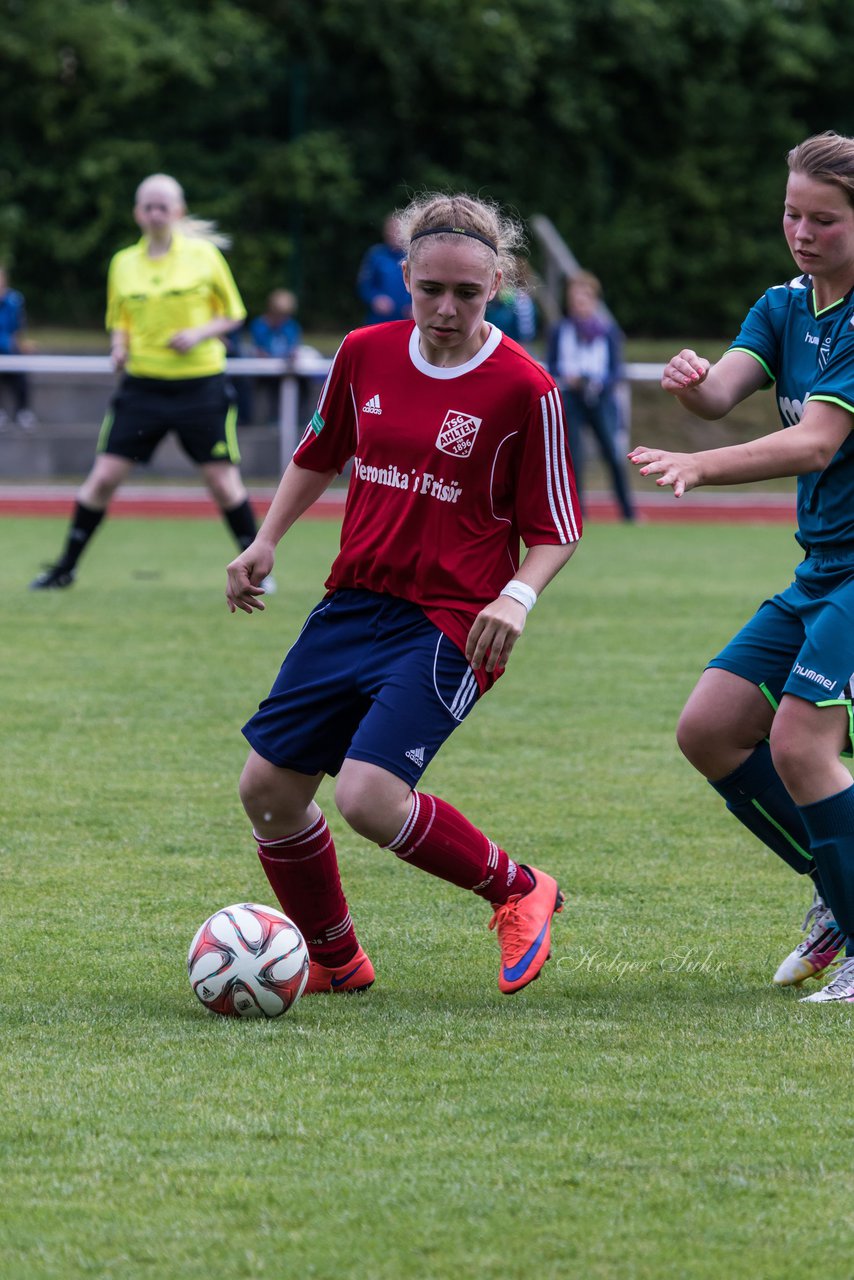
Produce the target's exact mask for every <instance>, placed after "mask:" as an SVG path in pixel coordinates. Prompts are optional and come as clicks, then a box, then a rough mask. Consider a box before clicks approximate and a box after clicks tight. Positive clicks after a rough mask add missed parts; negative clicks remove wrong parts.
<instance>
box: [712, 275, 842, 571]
mask: <svg viewBox="0 0 854 1280" xmlns="http://www.w3.org/2000/svg"><path fill="white" fill-rule="evenodd" d="M730 350H731V351H746V352H748V354H749V355H752V356H753V357H754V358H755V359H756V360H758V361H759V363H760V364H761V365H762V366H763V368H764V369H765V371H766V373H767V374H768V381H769V386H770V385H773V384H776V392H777V408H778V410H779V412H780V420H781V422H782V424H783V426H784V427H789V426H793V425H794V424H795V423H796V422H800V420H801V417H802V416H803V412H804V407H805V405H806V403H807V401H808V400H827V401H830V402H831V403H832V404H836V405H839V406H841V407H842V408H843V409H847V410H848V412H849V413H851V414H852V418H851V425H852V427H854V290H852V291H851V292H850V293H848V294H846V296H845V297H844V298H840V300H839V301H838V302H834V304H833V306H831V307H827V308H825V310H824V311H821V312H819V313H818V314H816V310H815V296H814V294H813V289H812V280H811V279H810V277H809V276H797V277H796V278H795V279H794V280H790V281H789V283H788V284H781V285H775V286H774V288H772V289H768V290H766V292H765V293H764V294H763V296H762V297H761V298H760V299H759V301H758V302H757V303H755V305H754V306H753V307H751V309H750V311H749V312H748V314H747V316H746V318H745V320H744V323H743V324H742V326H741V331H740V333H739V335H738V337H737V338H736V340H735V342H733V344H732V346H731V347H730ZM796 537H797V539H798V542H800V543H801V545H802V546H804V547H828V546H836V545H838V544H840V543H851V544H854V435H849V436H847V437H846V440H845V442H844V444H843V445H842V448H841V449H840V450H839V451H838V453H836V454H835V455H834V457H833V458H832V459H831V461H830V462H829V463H828V465H827V467H825V469H824V471H811V472H809V473H808V474H806V475H803V476H799V477H798V533H797V534H796Z"/></svg>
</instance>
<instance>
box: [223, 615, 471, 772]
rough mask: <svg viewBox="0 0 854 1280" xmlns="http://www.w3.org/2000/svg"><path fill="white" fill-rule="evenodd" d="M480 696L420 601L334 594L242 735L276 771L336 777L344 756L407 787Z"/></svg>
mask: <svg viewBox="0 0 854 1280" xmlns="http://www.w3.org/2000/svg"><path fill="white" fill-rule="evenodd" d="M477 698H478V685H477V681H476V680H475V678H474V674H473V673H472V670H471V667H470V666H469V664H468V662H467V661H466V658H465V655H464V654H463V653H461V652H460V650H459V649H458V648H457V646H456V645H455V644H454V643H453V642H452V641H451V640H449V639H448V637H447V636H446V635H444V634H443V633H442V632H441V631H440V630H439V628H438V627H436V626H435V625H434V624H433V623H432V622H431V621H430V620H429V619H428V618H427V617H426V616H425V614H424V613H423V611H422V610H421V609H419V608H418V606H417V605H414V604H410V603H409V602H408V601H406V600H399V599H397V598H396V597H395V596H385V595H378V594H376V593H375V592H372V591H353V590H346V591H336V592H335V593H334V594H333V595H331V596H329V597H327V599H325V600H322V601H321V602H320V604H318V605H317V607H316V608H314V609H313V610H312V612H311V613H310V614H309V615H308V618H307V619H306V622H305V625H304V626H303V629H302V631H301V632H300V634H299V636H298V637H297V639H296V641H295V643H294V645H293V646H292V648H291V649H290V650H289V651H288V653H287V655H286V657H285V660H284V662H283V663H282V667H281V670H280V671H279V674H278V676H277V678H276V682H275V684H274V685H273V688H272V689H271V691H270V696H269V697H268V698H265V700H264V701H263V702H262V703H261V706H260V707H259V708H258V711H257V712H256V713H255V715H254V716H253V717H252V719H251V720H249V721H248V722H247V724H245V725H244V726H243V733H244V735H245V737H246V738H247V740H248V741H249V743H250V744H251V746H252V747H253V748H254V749H255V751H257V752H258V754H259V755H260V756H263V758H264V759H265V760H269V761H270V763H271V764H275V765H278V766H279V767H280V768H282V769H294V770H295V771H296V772H297V773H307V774H315V773H329V774H337V773H338V770H339V769H340V768H341V765H342V763H343V762H344V759H345V758H349V759H352V760H366V761H367V762H368V763H369V764H375V765H378V766H379V767H380V768H381V769H386V770H388V772H389V773H393V774H395V775H396V777H398V778H402V779H403V780H404V781H405V782H408V783H409V785H410V786H412V787H414V786H415V785H416V784H417V782H418V781H419V779H420V777H421V775H422V773H423V772H424V770H425V769H426V768H427V765H428V764H429V763H430V761H431V760H432V759H433V757H434V756H435V754H436V752H437V751H438V750H439V748H440V747H441V745H442V743H443V742H444V741H445V740H446V738H448V737H449V736H450V735H451V733H453V731H454V729H456V727H457V725H458V724H460V723H461V722H462V721H463V720H464V719H465V717H466V716H467V715H468V713H469V711H470V710H471V709H472V707H473V706H474V704H475V702H476V701H477Z"/></svg>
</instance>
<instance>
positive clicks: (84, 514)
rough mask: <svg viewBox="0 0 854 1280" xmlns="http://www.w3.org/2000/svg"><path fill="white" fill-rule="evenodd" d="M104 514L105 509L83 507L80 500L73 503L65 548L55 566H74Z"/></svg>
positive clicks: (67, 567) (61, 567) (65, 567)
mask: <svg viewBox="0 0 854 1280" xmlns="http://www.w3.org/2000/svg"><path fill="white" fill-rule="evenodd" d="M106 514H107V513H106V511H96V510H95V508H94V507H85V506H84V505H83V503H82V502H78V503H76V504H75V507H74V514H73V516H72V517H71V525H70V527H69V530H68V537H67V538H66V541H65V549H64V550H63V552H62V558H61V559H60V560H59V561H58V563H57V568H59V569H73V568H74V566H75V565H76V564H77V561H78V560H79V559H80V557H81V556H82V554H83V552H84V551H85V550H86V546H87V544H88V542H89V539H90V538H91V537H92V534H93V533H94V532H95V530H96V529H97V528H98V525H99V524H100V523H101V521H102V520H103V518H104V516H105V515H106Z"/></svg>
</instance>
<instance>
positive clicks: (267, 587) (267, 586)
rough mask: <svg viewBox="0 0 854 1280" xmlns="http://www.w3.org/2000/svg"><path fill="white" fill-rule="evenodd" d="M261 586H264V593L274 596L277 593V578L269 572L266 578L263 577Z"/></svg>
mask: <svg viewBox="0 0 854 1280" xmlns="http://www.w3.org/2000/svg"><path fill="white" fill-rule="evenodd" d="M261 586H262V587H263V588H264V594H265V595H267V596H274V595H275V594H276V579H275V578H274V577H273V575H272V573H268V574H267V576H266V578H262V579H261Z"/></svg>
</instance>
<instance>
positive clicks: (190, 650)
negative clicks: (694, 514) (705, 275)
mask: <svg viewBox="0 0 854 1280" xmlns="http://www.w3.org/2000/svg"><path fill="white" fill-rule="evenodd" d="M63 525H64V522H63V521H56V520H24V519H21V520H10V519H7V520H3V521H0V538H2V543H3V547H4V555H3V557H2V564H0V583H2V589H3V599H4V603H5V617H4V621H3V623H2V630H3V636H4V644H3V653H4V661H3V666H2V673H0V680H2V685H3V698H2V706H3V725H4V734H3V736H4V747H5V750H4V763H5V778H4V781H3V810H4V814H5V821H4V823H3V825H2V829H0V869H2V881H3V887H4V891H3V894H2V900H0V901H2V905H0V922H2V934H0V937H2V955H3V1000H2V1013H1V1014H0V1017H2V1022H0V1027H2V1040H0V1054H2V1074H0V1082H1V1083H0V1099H2V1106H1V1107H0V1152H2V1157H0V1173H2V1209H0V1259H2V1262H1V1263H0V1272H1V1273H2V1275H3V1276H4V1278H5V1280H24V1278H25V1277H26V1278H27V1280H32V1278H34V1277H35V1278H38V1280H41V1278H42V1277H44V1278H45V1280H47V1278H54V1277H55V1278H57V1280H78V1278H81V1280H82V1278H83V1277H87V1278H88V1277H110V1278H115V1280H138V1278H139V1280H142V1278H145V1280H149V1278H150V1280H202V1278H204V1280H232V1278H234V1280H266V1278H268V1277H275V1278H276V1280H281V1278H283V1277H284V1278H286V1280H290V1278H291V1277H293V1278H294V1280H297V1278H301V1277H312V1278H315V1280H342V1278H346V1280H351V1278H352V1280H499V1278H500V1280H528V1277H537V1278H548V1280H551V1278H561V1280H562V1278H564V1277H566V1278H569V1280H574V1278H575V1277H590V1278H592V1280H670V1278H671V1277H672V1278H674V1280H675V1278H677V1277H678V1278H680V1280H682V1278H685V1280H701V1278H702V1280H722V1278H723V1280H741V1278H742V1277H743V1278H744V1280H747V1278H748V1277H749V1278H751V1280H756V1278H759V1280H790V1278H792V1277H806V1276H808V1275H809V1274H810V1273H811V1272H812V1270H813V1269H814V1268H815V1267H816V1266H818V1265H820V1269H821V1273H822V1274H823V1275H826V1276H828V1277H833V1278H834V1280H838V1278H840V1277H851V1276H852V1274H854V1264H852V1245H851V1241H852V1234H851V1229H852V1220H851V1203H852V1199H851V1190H852V1179H851V1174H850V1163H851V1149H852V1148H851V1141H852V1136H854V1131H852V1122H851V1101H850V1087H849V1080H848V1077H849V1074H850V1072H849V1063H850V1054H851V1048H850V1046H851V1040H850V1038H849V1037H850V1036H851V1033H852V1028H854V1019H852V1010H851V1009H850V1008H848V1007H837V1006H821V1005H818V1006H808V1005H802V1004H799V1003H798V999H797V993H795V992H792V991H779V990H777V989H775V988H773V987H772V985H771V981H770V979H771V975H772V973H773V971H774V968H775V967H776V964H777V963H778V961H779V959H780V958H781V957H782V955H784V954H785V953H786V951H788V950H789V949H790V948H791V946H793V945H794V943H795V941H796V940H797V938H798V937H799V933H798V926H799V923H800V919H801V916H802V914H803V912H804V910H805V908H806V906H807V905H808V898H809V894H808V892H807V888H806V886H805V885H804V883H803V882H800V881H798V880H796V878H795V877H794V876H793V875H792V874H791V873H790V872H789V871H788V870H787V869H786V868H784V867H783V866H782V864H781V863H779V862H778V860H777V859H775V858H774V857H773V855H771V854H766V853H764V852H763V851H762V850H760V848H759V847H758V846H757V845H755V844H754V843H752V842H751V840H750V838H749V837H748V836H747V835H746V834H745V833H743V832H742V830H741V828H739V827H738V825H737V824H736V823H734V822H733V821H732V820H729V819H728V818H727V816H726V814H725V813H724V811H723V810H722V808H721V807H720V805H719V803H718V802H717V801H716V798H715V796H714V795H713V793H712V791H711V789H710V788H709V787H707V786H706V785H705V784H704V783H703V782H702V781H701V780H700V779H699V778H697V777H696V776H695V775H694V774H693V773H692V771H691V770H690V768H689V767H688V766H687V765H686V764H685V763H684V762H683V761H682V760H681V758H680V757H679V755H678V752H677V749H676V747H675V744H674V741H673V726H674V723H675V720H676V717H677V714H678V710H679V708H680V706H681V703H682V701H683V700H684V697H685V695H686V694H687V692H688V690H689V689H690V687H691V685H692V683H693V681H694V679H695V678H696V675H697V674H698V673H699V671H700V670H701V668H702V665H703V662H704V660H705V659H706V658H707V657H708V656H709V655H710V653H711V652H713V650H714V649H715V648H716V647H717V646H718V645H719V644H720V643H722V642H723V641H724V640H725V639H726V638H727V637H728V636H729V634H730V633H731V631H732V630H733V629H734V627H735V626H736V625H737V624H738V623H739V622H740V621H741V620H742V619H743V618H744V617H745V616H746V615H747V614H748V612H749V611H751V610H752V608H753V607H754V605H755V604H756V603H757V602H758V601H759V599H761V598H762V596H763V595H764V594H765V593H766V591H767V589H769V588H772V587H774V586H775V585H783V584H785V583H786V582H787V581H788V578H789V573H790V569H791V566H792V565H793V563H794V561H795V559H796V556H795V550H796V548H795V546H794V543H793V541H792V539H791V534H790V531H789V530H788V529H787V528H785V527H783V526H773V527H763V526H741V527H720V526H719V527H711V526H702V525H694V526H691V525H685V526H678V527H675V526H664V525H658V526H657V525H654V524H648V525H642V526H640V527H625V526H618V525H614V526H610V525H598V526H596V525H591V526H590V527H589V529H588V532H587V534H586V536H585V539H584V541H583V543H582V546H581V548H580V549H579V552H578V554H577V556H576V558H575V560H574V561H573V562H572V563H571V564H570V565H569V567H568V568H567V570H566V571H565V573H564V574H563V576H562V578H561V579H560V580H558V581H557V582H556V583H555V584H553V586H552V588H551V589H550V590H549V592H548V593H547V594H546V595H545V596H544V597H543V599H542V601H541V602H540V603H539V604H538V605H537V608H536V610H535V612H534V614H533V615H532V617H531V620H530V623H529V629H528V632H527V633H526V635H525V636H524V638H523V641H522V642H521V643H520V646H519V647H518V649H517V651H516V654H515V655H514V658H513V660H512V663H511V666H510V669H509V671H508V674H507V675H506V677H505V678H504V679H503V680H502V681H501V682H500V684H499V685H498V687H497V689H496V690H495V691H494V692H492V693H491V694H490V695H489V696H488V697H487V698H486V699H485V701H484V703H483V705H482V706H481V707H480V708H478V710H477V712H476V713H475V714H474V715H473V716H472V717H471V718H470V719H469V720H468V721H467V722H466V723H465V724H464V725H463V726H462V728H461V729H460V730H459V732H458V733H457V735H456V736H455V737H454V738H453V739H452V740H451V742H450V743H449V744H448V745H447V746H446V748H445V750H444V752H443V753H442V754H441V755H440V757H439V760H438V761H437V762H436V764H435V765H434V766H433V768H432V769H431V771H430V772H429V773H428V774H427V776H426V779H425V785H426V787H427V788H428V789H432V790H435V791H437V792H438V793H440V794H442V795H444V796H446V797H447V798H448V799H449V800H451V801H452V802H453V803H455V804H457V805H458V806H459V807H461V808H462V809H463V810H464V811H465V812H466V813H467V814H468V816H470V817H471V819H472V820H473V821H475V822H476V823H478V824H479V825H481V826H482V827H483V828H484V829H485V830H486V831H488V832H489V833H490V834H491V835H493V836H494V838H496V839H497V840H499V841H500V842H501V843H503V844H504V845H505V846H506V847H507V848H508V849H509V850H510V851H511V852H512V853H514V854H515V855H516V856H518V857H519V858H520V859H522V860H523V861H531V862H533V863H534V864H535V865H542V866H543V867H545V868H548V869H549V870H551V871H552V872H554V873H555V874H557V875H558V876H559V877H560V880H561V883H562V885H563V887H564V888H565V890H566V891H567V893H568V898H569V901H568V906H567V909H566V910H565V911H564V913H563V915H562V916H561V917H559V918H558V920H557V922H556V925H555V931H554V948H553V958H552V961H551V963H550V964H549V965H548V966H547V967H546V969H545V971H544V974H543V976H542V978H541V979H540V980H539V981H538V982H537V983H535V984H533V986H532V987H530V988H529V989H527V990H526V991H524V992H522V993H521V994H519V995H517V996H516V997H514V998H512V999H507V998H506V997H502V996H500V995H499V993H498V990H497V985H496V979H497V952H496V948H495V942H494V939H493V936H492V935H491V934H490V933H489V932H488V931H487V928H486V925H487V921H488V919H489V910H488V908H487V907H486V905H485V904H484V903H483V902H482V901H480V900H479V899H477V898H475V897H473V896H471V895H466V894H464V893H462V892H461V891H459V890H456V889H454V888H452V887H450V886H447V885H445V884H443V883H441V882H438V881H435V880H432V879H430V878H428V877H427V876H424V875H422V874H421V873H420V872H417V871H415V870H414V869H412V868H409V867H406V866H403V865H402V864H400V863H399V862H398V861H397V860H396V859H395V858H394V857H393V856H392V855H390V854H388V853H384V852H381V851H379V850H378V849H376V848H374V847H370V846H368V845H366V844H365V843H364V842H362V841H360V840H359V839H358V838H357V837H355V836H353V835H351V834H349V833H348V831H347V830H346V828H344V826H343V824H342V823H341V821H340V819H339V818H338V816H337V814H336V813H335V812H334V809H333V808H332V806H331V789H330V788H329V787H328V785H327V784H324V787H323V790H322V793H321V800H322V801H323V802H324V805H325V808H326V810H327V813H328V816H329V819H330V823H331V825H332V827H333V830H334V833H335V836H336V841H337V844H338V848H339V853H340V856H341V862H342V868H343V876H344V880H345V887H346V888H347V890H348V896H349V899H350V905H351V909H352V912H353V916H354V919H355V921H356V925H357V928H358V930H359V934H360V937H361V940H362V941H363V943H364V945H365V947H366V949H368V950H369V952H370V954H371V957H372V959H373V960H374V963H375V965H376V968H377V974H378V980H377V983H376V986H375V987H374V988H373V989H372V990H371V991H370V992H369V993H368V994H367V995H365V996H363V997H351V998H337V997H329V998H313V999H305V1000H303V1001H301V1002H300V1003H299V1004H298V1005H297V1006H296V1008H295V1009H294V1010H293V1012H292V1013H291V1014H289V1015H288V1016H286V1017H285V1018H283V1019H281V1020H278V1021H274V1022H269V1023H266V1022H265V1023H261V1024H259V1023H256V1022H235V1021H228V1020H221V1019H217V1018H216V1017H214V1016H212V1015H210V1014H208V1013H206V1012H205V1011H204V1010H203V1009H202V1007H201V1005H200V1004H198V1003H197V1001H196V1000H195V997H194V996H193V994H192V992H191V991H190V988H189V985H188V982H187V976H186V967H185V959H186V952H187V947H188V945H189V942H190V939H191V938H192V936H193V933H194V931H195V929H196V927H197V926H198V924H199V923H200V922H201V921H202V920H203V919H204V917H205V916H206V915H208V914H209V913H210V912H211V911H213V910H214V909H216V908H217V907H219V906H222V905H225V904H227V903H231V902H235V901H239V900H247V899H249V900H256V901H261V902H270V901H271V898H270V893H269V890H268V888H267V885H266V881H265V880H264V877H263V874H262V872H261V870H260V866H259V864H258V862H257V859H256V857H255V854H254V850H253V845H252V842H251V840H250V836H249V831H248V827H247V823H246V820H245V818H244V816H243V814H242V811H241V809H240V805H239V802H238V799H237V794H236V783H237V777H238V774H239V771H240V768H241V765H242V762H243V758H244V754H245V753H244V746H243V739H242V737H241V735H240V725H241V724H242V722H243V720H244V719H245V718H246V717H247V716H248V714H250V713H251V711H252V710H254V708H255V706H256V704H257V702H258V700H259V698H260V697H262V696H263V695H264V694H265V693H266V691H267V688H268V687H269V684H270V682H271V680H272V678H273V675H274V673H275V670H276V668H277V664H278V662H279V660H280V658H281V655H282V653H283V652H284V649H285V647H286V645H287V644H288V643H289V641H290V639H291V638H292V637H293V636H294V634H295V632H296V630H297V628H298V626H299V625H300V623H301V622H302V619H303V617H304V615H305V613H306V611H307V609H308V608H309V607H310V605H311V604H312V603H313V602H314V600H315V599H316V598H317V596H318V595H319V594H320V583H321V582H322V579H323V577H324V575H325V571H326V568H327V566H328V563H329V561H330V559H331V557H332V555H333V552H334V547H335V543H336V537H337V528H336V526H334V525H333V524H331V523H326V522H306V523H304V524H303V525H301V526H298V527H297V528H296V529H295V530H294V531H293V532H292V535H291V536H290V539H289V540H288V541H287V542H286V543H285V544H284V545H283V547H282V549H281V552H280V559H279V565H278V568H277V574H278V579H279V588H280V589H279V593H278V594H277V595H276V596H275V597H274V598H273V599H272V600H271V602H270V606H269V609H268V611H267V613H266V614H265V615H264V616H254V617H252V618H248V617H245V616H243V615H238V616H235V617H232V616H230V615H229V614H228V612H227V610H226V608H225V605H224V602H223V584H224V574H223V565H224V564H225V562H226V561H227V560H228V559H229V558H230V556H231V554H232V552H231V547H230V544H229V541H228V539H227V537H226V534H225V531H224V530H223V529H222V528H221V527H220V526H219V524H218V523H217V522H216V521H210V522H208V521H186V522H167V521H162V522H154V521H152V522H147V521H135V520H119V519H116V520H115V521H113V522H111V523H110V524H108V525H107V526H106V527H105V529H104V530H103V531H102V532H100V533H99V534H98V537H97V539H96V541H95V543H93V546H92V548H91V551H90V554H89V555H88V557H87V559H86V561H85V563H84V566H83V569H82V572H81V575H80V578H79V581H78V583H77V585H76V586H75V587H74V588H73V589H72V590H71V591H68V592H61V593H41V594H37V593H29V592H27V591H26V589H25V588H26V583H27V581H28V580H29V578H30V577H31V576H32V575H33V573H34V572H35V571H36V569H37V568H38V565H39V563H40V562H41V561H43V560H45V559H49V558H50V557H51V555H53V554H55V552H56V550H57V549H58V544H59V540H60V537H61V534H62V529H63Z"/></svg>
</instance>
